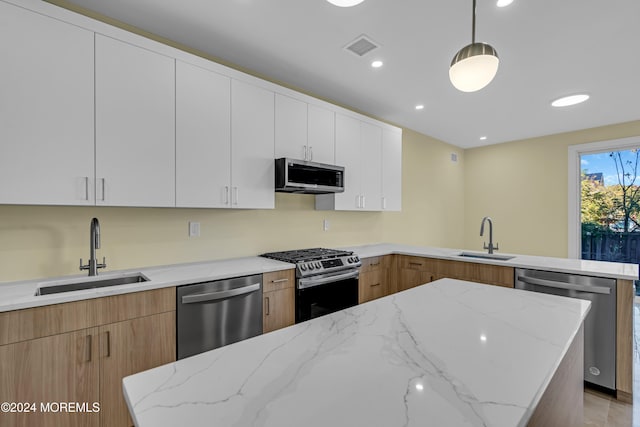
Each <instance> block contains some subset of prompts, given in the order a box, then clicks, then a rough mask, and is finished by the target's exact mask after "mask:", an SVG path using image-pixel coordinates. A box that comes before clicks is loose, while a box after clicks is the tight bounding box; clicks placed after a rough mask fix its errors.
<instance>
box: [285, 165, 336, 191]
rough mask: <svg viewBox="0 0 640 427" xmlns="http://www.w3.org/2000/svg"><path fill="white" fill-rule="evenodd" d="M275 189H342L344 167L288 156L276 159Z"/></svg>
mask: <svg viewBox="0 0 640 427" xmlns="http://www.w3.org/2000/svg"><path fill="white" fill-rule="evenodd" d="M275 162H276V191H279V192H284V193H303V194H327V193H342V192H343V191H344V167H342V166H334V165H327V164H324V163H315V162H308V161H306V160H295V159H289V158H285V157H283V158H281V159H276V160H275Z"/></svg>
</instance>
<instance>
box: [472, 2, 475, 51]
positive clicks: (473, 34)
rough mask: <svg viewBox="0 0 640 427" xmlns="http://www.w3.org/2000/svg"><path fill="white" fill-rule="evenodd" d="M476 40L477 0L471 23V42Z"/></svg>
mask: <svg viewBox="0 0 640 427" xmlns="http://www.w3.org/2000/svg"><path fill="white" fill-rule="evenodd" d="M475 42H476V0H473V21H472V24H471V44H475Z"/></svg>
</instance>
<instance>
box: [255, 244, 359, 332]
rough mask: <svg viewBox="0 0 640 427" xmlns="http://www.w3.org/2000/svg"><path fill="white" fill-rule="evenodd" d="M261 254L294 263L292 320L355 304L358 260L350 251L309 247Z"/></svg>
mask: <svg viewBox="0 0 640 427" xmlns="http://www.w3.org/2000/svg"><path fill="white" fill-rule="evenodd" d="M262 256H263V257H266V258H271V259H276V260H278V261H284V262H288V263H292V264H295V265H296V298H295V305H296V323H299V322H304V321H305V320H309V319H313V318H315V317H319V316H323V315H325V314H329V313H333V312H335V311H338V310H342V309H344V308H348V307H352V306H354V305H357V304H358V278H359V275H360V266H361V265H362V262H361V261H360V258H358V256H357V255H354V253H353V252H349V251H341V250H335V249H324V248H312V249H300V250H294V251H284V252H270V253H266V254H263V255H262Z"/></svg>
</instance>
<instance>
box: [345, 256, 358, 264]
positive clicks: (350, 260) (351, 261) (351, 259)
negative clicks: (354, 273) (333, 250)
mask: <svg viewBox="0 0 640 427" xmlns="http://www.w3.org/2000/svg"><path fill="white" fill-rule="evenodd" d="M347 261H349V262H350V263H354V262H356V260H355V259H354V258H353V257H349V259H347Z"/></svg>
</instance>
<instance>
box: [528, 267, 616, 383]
mask: <svg viewBox="0 0 640 427" xmlns="http://www.w3.org/2000/svg"><path fill="white" fill-rule="evenodd" d="M516 289H525V290H528V291H533V292H542V293H545V294H553V295H560V296H565V297H571V298H580V299H585V300H589V301H591V310H590V311H589V314H587V318H586V319H585V321H584V380H585V381H587V382H589V383H593V384H596V385H598V386H601V387H605V388H607V389H610V390H615V389H616V280H615V279H606V278H602V277H591V276H578V275H572V274H565V273H553V272H548V271H538V270H525V269H522V268H517V269H516Z"/></svg>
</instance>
